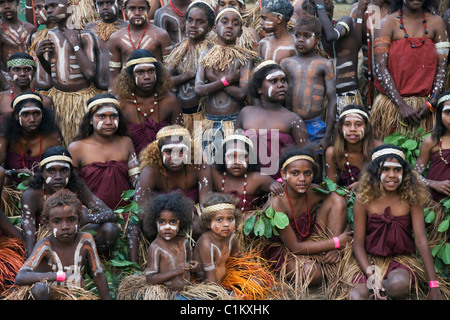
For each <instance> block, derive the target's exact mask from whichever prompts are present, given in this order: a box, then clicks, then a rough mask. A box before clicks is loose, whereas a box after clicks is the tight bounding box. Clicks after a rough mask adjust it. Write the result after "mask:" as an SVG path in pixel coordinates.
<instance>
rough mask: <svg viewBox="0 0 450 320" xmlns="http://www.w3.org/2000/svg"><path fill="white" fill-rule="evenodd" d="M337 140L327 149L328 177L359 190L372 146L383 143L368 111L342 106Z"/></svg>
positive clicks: (352, 106)
mask: <svg viewBox="0 0 450 320" xmlns="http://www.w3.org/2000/svg"><path fill="white" fill-rule="evenodd" d="M334 140H335V141H334V145H332V146H329V147H328V148H327V150H326V152H325V170H326V176H327V177H328V178H329V179H331V180H332V181H334V182H336V183H337V184H338V185H340V186H344V187H347V189H349V190H356V188H357V187H358V180H359V175H360V172H361V170H362V168H363V167H364V165H365V164H366V163H367V162H368V161H370V153H371V152H372V149H373V148H375V147H377V146H379V145H381V144H382V142H381V141H379V140H377V139H375V138H374V135H373V131H372V126H371V125H370V122H369V115H368V113H367V110H366V109H365V108H364V107H362V106H356V105H348V106H346V107H345V108H344V109H342V113H341V115H340V116H339V120H338V122H337V125H336V130H335V134H334Z"/></svg>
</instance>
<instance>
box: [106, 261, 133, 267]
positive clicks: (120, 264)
mask: <svg viewBox="0 0 450 320" xmlns="http://www.w3.org/2000/svg"><path fill="white" fill-rule="evenodd" d="M111 265H112V266H114V267H120V268H123V267H129V266H132V265H134V262H131V261H127V260H111Z"/></svg>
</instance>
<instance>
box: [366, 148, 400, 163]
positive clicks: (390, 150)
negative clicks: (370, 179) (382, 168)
mask: <svg viewBox="0 0 450 320" xmlns="http://www.w3.org/2000/svg"><path fill="white" fill-rule="evenodd" d="M387 154H395V155H397V156H399V157H400V158H402V159H403V160H405V154H404V153H403V151H400V150H397V149H393V148H386V149H382V150H378V151H377V152H375V153H374V154H372V161H374V160H375V159H376V158H378V157H381V156H384V155H387Z"/></svg>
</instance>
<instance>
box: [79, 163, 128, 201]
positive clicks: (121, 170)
mask: <svg viewBox="0 0 450 320" xmlns="http://www.w3.org/2000/svg"><path fill="white" fill-rule="evenodd" d="M79 175H80V177H81V178H82V179H83V180H84V181H85V182H86V185H87V186H88V188H89V189H90V190H91V191H92V193H94V194H95V195H96V196H97V197H98V198H100V200H102V201H103V202H104V203H105V204H106V205H107V206H108V207H110V208H111V209H113V210H114V209H116V207H121V206H124V205H126V203H125V202H124V201H123V200H122V198H121V197H120V196H121V194H122V192H124V191H126V190H129V189H132V187H131V183H130V178H129V176H128V164H127V162H126V161H115V160H109V161H106V162H93V163H91V164H89V165H87V166H84V167H82V168H81V169H80V173H79Z"/></svg>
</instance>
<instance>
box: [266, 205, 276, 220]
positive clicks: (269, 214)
mask: <svg viewBox="0 0 450 320" xmlns="http://www.w3.org/2000/svg"><path fill="white" fill-rule="evenodd" d="M274 214H275V210H274V209H273V207H272V206H270V207H268V208H267V210H266V216H267V217H268V218H270V219H272V218H273V215H274Z"/></svg>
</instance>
